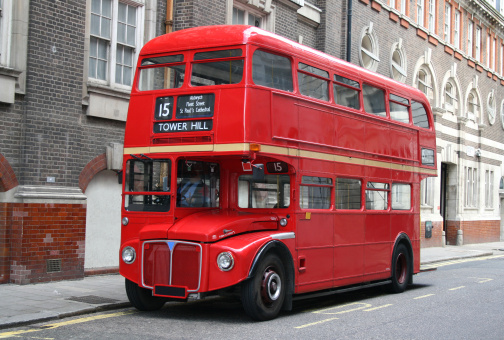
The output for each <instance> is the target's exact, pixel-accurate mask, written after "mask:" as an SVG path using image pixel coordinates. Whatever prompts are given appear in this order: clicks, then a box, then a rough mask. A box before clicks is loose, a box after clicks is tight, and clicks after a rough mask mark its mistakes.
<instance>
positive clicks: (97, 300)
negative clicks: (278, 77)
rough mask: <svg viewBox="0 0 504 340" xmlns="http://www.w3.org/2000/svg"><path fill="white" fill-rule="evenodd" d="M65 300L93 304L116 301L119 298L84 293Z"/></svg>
mask: <svg viewBox="0 0 504 340" xmlns="http://www.w3.org/2000/svg"><path fill="white" fill-rule="evenodd" d="M66 300H71V301H77V302H84V303H91V304H93V305H99V304H101V303H114V302H118V301H119V300H115V299H109V298H105V297H101V296H96V295H86V296H71V297H69V298H67V299H66Z"/></svg>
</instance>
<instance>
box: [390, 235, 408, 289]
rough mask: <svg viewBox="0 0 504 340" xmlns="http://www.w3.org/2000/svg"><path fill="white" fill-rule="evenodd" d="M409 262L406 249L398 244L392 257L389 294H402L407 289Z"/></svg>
mask: <svg viewBox="0 0 504 340" xmlns="http://www.w3.org/2000/svg"><path fill="white" fill-rule="evenodd" d="M411 270H412V268H411V261H410V254H409V252H408V249H407V248H406V246H405V245H404V244H399V245H398V246H397V248H396V249H395V250H394V254H393V256H392V282H391V284H390V286H389V290H390V292H391V293H402V292H404V291H405V290H406V287H408V283H409V278H410V276H411Z"/></svg>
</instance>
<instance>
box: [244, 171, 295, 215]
mask: <svg viewBox="0 0 504 340" xmlns="http://www.w3.org/2000/svg"><path fill="white" fill-rule="evenodd" d="M289 205H290V177H289V176H288V175H266V176H264V179H261V180H257V179H254V178H253V176H252V175H243V176H240V177H239V178H238V206H239V207H240V208H265V209H272V208H288V207H289Z"/></svg>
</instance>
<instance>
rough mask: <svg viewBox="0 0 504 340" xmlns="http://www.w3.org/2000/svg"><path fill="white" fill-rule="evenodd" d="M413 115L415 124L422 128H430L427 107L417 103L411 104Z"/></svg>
mask: <svg viewBox="0 0 504 340" xmlns="http://www.w3.org/2000/svg"><path fill="white" fill-rule="evenodd" d="M411 115H412V116H413V124H414V125H416V126H418V127H421V128H426V129H428V128H429V119H428V118H427V111H425V107H424V106H423V105H422V104H420V103H418V102H415V101H412V102H411Z"/></svg>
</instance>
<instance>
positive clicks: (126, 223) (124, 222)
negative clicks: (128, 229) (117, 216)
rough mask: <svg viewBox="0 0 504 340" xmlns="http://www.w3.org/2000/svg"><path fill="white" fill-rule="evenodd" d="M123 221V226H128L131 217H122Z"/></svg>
mask: <svg viewBox="0 0 504 340" xmlns="http://www.w3.org/2000/svg"><path fill="white" fill-rule="evenodd" d="M121 222H122V225H123V226H127V225H128V223H129V218H127V217H123V218H122V220H121Z"/></svg>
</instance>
